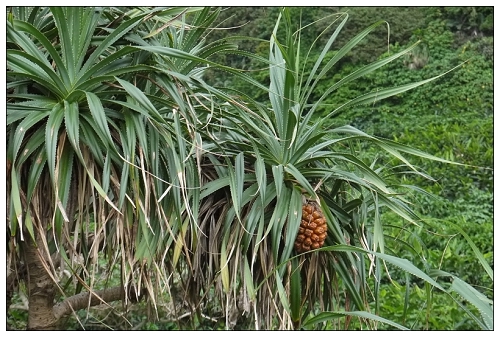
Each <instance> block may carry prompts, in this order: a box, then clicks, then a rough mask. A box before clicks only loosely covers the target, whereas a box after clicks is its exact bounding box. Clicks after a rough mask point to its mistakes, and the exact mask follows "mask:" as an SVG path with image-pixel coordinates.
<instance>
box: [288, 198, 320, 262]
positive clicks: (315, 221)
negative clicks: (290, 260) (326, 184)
mask: <svg viewBox="0 0 500 337" xmlns="http://www.w3.org/2000/svg"><path fill="white" fill-rule="evenodd" d="M326 229H327V226H326V219H325V216H324V215H323V213H322V212H321V209H320V208H319V206H318V204H317V203H315V202H307V203H305V204H304V205H303V206H302V220H301V221H300V227H299V232H298V234H297V238H296V239H295V251H296V252H297V253H304V252H307V251H310V250H311V249H317V248H320V247H322V246H323V244H324V243H325V238H326Z"/></svg>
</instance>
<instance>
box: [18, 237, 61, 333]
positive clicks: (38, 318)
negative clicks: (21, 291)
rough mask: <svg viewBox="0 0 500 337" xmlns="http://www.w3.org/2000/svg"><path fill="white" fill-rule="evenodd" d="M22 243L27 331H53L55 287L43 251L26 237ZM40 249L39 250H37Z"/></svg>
mask: <svg viewBox="0 0 500 337" xmlns="http://www.w3.org/2000/svg"><path fill="white" fill-rule="evenodd" d="M25 240H26V241H25V243H24V253H25V256H24V258H25V260H24V261H25V263H26V266H27V279H26V285H27V288H28V300H29V310H28V326H27V328H28V330H54V329H56V328H57V319H56V317H55V316H54V313H53V310H52V309H53V307H54V298H55V291H56V288H55V285H54V282H53V281H52V279H51V278H50V276H49V274H48V273H47V271H46V269H45V268H44V265H46V266H48V265H49V264H48V258H47V253H46V252H45V249H44V248H42V246H41V245H38V247H37V246H36V245H35V242H33V240H31V238H30V237H29V235H26V237H25ZM39 247H40V248H39Z"/></svg>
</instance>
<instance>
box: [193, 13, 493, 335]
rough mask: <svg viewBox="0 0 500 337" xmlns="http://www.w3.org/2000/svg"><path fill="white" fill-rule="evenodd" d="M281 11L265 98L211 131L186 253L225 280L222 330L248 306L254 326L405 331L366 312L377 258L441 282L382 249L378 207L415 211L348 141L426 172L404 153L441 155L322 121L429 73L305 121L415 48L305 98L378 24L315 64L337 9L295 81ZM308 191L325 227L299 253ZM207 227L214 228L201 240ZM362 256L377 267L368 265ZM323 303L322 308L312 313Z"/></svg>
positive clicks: (295, 42)
mask: <svg viewBox="0 0 500 337" xmlns="http://www.w3.org/2000/svg"><path fill="white" fill-rule="evenodd" d="M282 15H283V19H284V29H285V34H284V35H285V39H286V43H284V44H280V43H279V42H278V41H277V38H276V36H277V35H278V26H279V20H278V23H277V24H276V27H275V30H274V32H273V35H272V37H271V41H270V51H269V54H270V56H269V65H270V87H269V97H270V106H266V105H260V104H258V103H256V102H254V103H255V104H254V105H253V106H252V108H248V107H245V106H238V105H233V106H231V107H230V108H228V109H227V110H226V111H225V113H224V115H222V116H221V118H220V120H219V123H218V124H217V125H214V127H216V128H224V127H225V130H224V131H225V132H221V133H219V134H217V137H216V139H217V140H219V141H220V142H222V141H223V142H224V146H223V147H220V149H219V150H220V151H221V152H222V155H221V154H218V155H214V154H207V155H206V157H207V158H208V159H209V160H210V162H211V164H212V166H213V167H214V168H215V170H216V173H214V174H213V176H212V177H211V180H210V181H209V182H207V183H206V184H204V186H203V187H202V193H201V198H202V200H201V208H200V209H203V210H206V213H205V214H206V215H205V216H204V217H203V219H204V222H203V224H204V226H203V227H201V228H200V229H199V231H198V233H199V234H197V235H196V241H197V244H196V245H191V246H190V248H189V250H190V251H192V252H193V253H194V254H195V256H196V255H201V257H199V258H195V260H200V261H208V262H207V263H208V265H213V266H216V270H220V282H221V285H219V286H218V287H216V289H217V290H219V298H221V299H222V300H221V302H222V304H223V305H224V302H225V303H226V305H225V309H226V319H227V321H226V324H227V325H229V326H231V325H232V324H235V323H236V322H235V321H231V319H230V318H231V310H235V309H234V308H235V307H239V310H240V313H242V312H245V311H246V312H247V313H251V314H250V315H249V317H250V318H249V319H250V321H251V322H252V324H253V325H254V327H255V328H256V329H259V328H266V329H269V328H276V327H278V328H285V329H288V328H292V327H293V328H299V327H302V326H309V327H311V326H315V325H316V324H318V323H321V322H323V321H325V320H328V319H332V318H335V317H348V318H347V319H346V321H345V322H346V323H345V324H346V325H345V326H342V327H340V328H345V327H347V326H348V324H349V317H352V316H358V317H360V318H361V319H362V320H363V322H365V323H366V324H367V326H369V327H374V326H376V322H377V321H379V322H384V323H388V324H391V325H393V326H395V327H398V328H403V327H402V326H401V325H399V324H397V323H395V322H391V321H387V320H384V319H383V318H381V317H378V316H377V315H374V314H373V313H372V309H371V305H370V303H372V302H373V300H375V301H378V291H377V289H378V288H379V286H380V281H381V277H382V270H383V263H384V261H385V262H391V263H393V264H396V265H397V266H398V267H400V268H403V269H404V270H406V271H407V272H409V273H413V274H416V275H417V276H419V277H421V278H423V279H425V280H426V281H428V282H430V283H431V284H432V285H433V286H435V287H438V288H439V289H443V288H442V287H441V286H440V285H439V284H437V283H436V282H435V281H434V280H432V279H431V278H430V277H429V276H428V275H427V274H425V273H423V272H421V271H420V270H418V269H416V268H415V267H414V265H413V264H411V263H410V262H409V261H406V260H401V259H398V258H397V257H394V256H391V255H386V254H384V247H385V245H384V233H383V226H382V223H381V221H380V216H379V215H380V213H381V212H382V210H383V209H389V210H390V211H393V212H395V213H396V214H398V215H399V216H401V217H402V218H403V219H405V220H407V221H410V222H412V223H417V221H418V217H417V215H416V214H414V213H413V212H412V210H411V208H410V206H409V203H408V202H407V201H406V200H405V198H404V196H403V195H402V194H401V191H400V188H398V186H392V187H391V186H390V184H391V183H392V181H390V180H388V178H386V177H384V170H388V168H384V167H380V168H377V167H376V166H377V165H376V162H375V161H374V162H373V163H372V164H366V163H365V162H364V161H363V160H362V159H361V158H358V156H357V155H356V153H355V150H354V147H353V143H356V142H360V141H364V142H367V143H368V144H371V145H373V146H378V147H380V148H381V149H383V150H385V151H387V152H388V153H389V154H391V155H393V156H394V157H395V158H397V159H399V160H400V161H402V162H403V164H405V165H406V166H408V167H409V168H410V169H411V170H412V171H413V172H414V173H416V174H421V175H423V176H426V175H425V174H424V173H422V172H419V171H418V170H417V169H416V168H414V167H413V166H412V165H411V164H410V162H408V160H407V159H406V158H405V157H404V156H403V155H402V153H406V154H411V155H417V156H422V157H424V158H428V159H431V160H440V161H442V160H441V159H439V158H436V157H434V156H431V155H428V154H425V153H423V152H420V151H417V150H414V149H412V148H410V147H407V146H403V145H401V144H398V143H395V142H392V141H388V140H383V139H378V138H375V137H371V136H369V135H367V134H365V133H363V132H361V131H360V130H357V129H355V128H352V127H350V126H343V127H337V128H333V129H325V128H324V126H323V125H324V124H326V123H324V122H325V121H327V122H330V120H329V118H331V116H332V115H335V114H338V113H340V112H341V111H342V110H344V109H346V108H348V107H350V106H353V105H355V104H368V103H372V102H375V101H377V100H379V99H383V98H386V97H389V96H392V95H395V94H398V93H401V92H404V91H406V90H409V89H411V88H414V87H416V86H419V85H422V84H425V83H427V82H429V81H432V80H434V79H435V78H432V79H428V80H424V81H421V82H418V83H412V84H408V85H403V86H400V87H397V88H389V89H385V90H382V91H379V92H377V93H368V94H366V95H363V96H360V97H357V98H355V99H353V100H352V101H350V102H347V103H345V104H344V105H342V106H339V107H338V108H336V109H335V110H333V111H332V112H331V114H330V115H328V116H327V117H326V118H323V119H317V118H316V119H315V121H314V122H312V121H313V116H314V111H315V109H316V108H317V106H318V105H319V104H321V101H322V100H323V99H324V97H326V96H327V95H329V94H331V93H332V92H334V90H335V89H336V88H338V87H339V86H341V85H342V84H344V83H347V82H349V81H352V80H355V79H358V78H360V77H361V76H363V75H366V74H367V73H369V72H372V71H374V70H376V69H378V68H380V67H382V66H383V65H385V64H387V63H388V62H391V61H392V60H394V59H396V58H398V57H400V56H402V55H404V54H405V53H407V52H409V51H410V50H411V49H412V48H414V47H415V46H412V47H410V48H408V49H406V50H404V51H403V52H401V53H398V54H395V55H393V56H390V57H388V58H385V59H382V60H380V61H376V62H374V63H372V64H369V65H367V66H365V67H363V68H361V69H359V70H357V71H356V72H353V73H352V74H351V75H349V76H347V77H346V78H344V79H342V80H341V81H339V82H338V83H336V84H334V85H333V86H332V87H330V88H329V89H328V90H327V91H326V92H325V93H324V94H323V96H322V98H321V99H320V100H319V101H317V102H313V103H310V102H309V101H308V98H309V96H310V94H311V93H312V92H313V91H314V89H315V86H316V83H317V81H318V79H319V78H321V77H322V76H324V75H325V74H326V73H327V72H328V70H329V69H331V67H332V66H334V65H335V64H336V62H338V61H339V60H340V59H341V58H342V57H343V56H344V55H346V54H347V53H348V52H349V51H350V50H351V49H352V48H353V47H355V46H356V44H357V43H358V42H359V41H361V40H362V39H363V38H364V37H365V36H366V35H367V34H369V33H370V32H371V31H373V30H374V29H375V28H376V27H377V26H379V25H381V24H382V23H383V22H377V23H375V24H374V25H372V26H370V27H368V28H367V29H366V30H364V31H363V32H361V33H360V34H359V35H357V36H356V37H354V38H353V39H352V40H351V41H350V42H349V43H348V44H346V45H345V46H343V47H342V48H340V49H339V50H338V51H337V53H336V54H335V56H334V57H333V58H332V59H330V60H328V61H327V62H326V65H324V66H323V67H322V68H321V65H322V62H323V61H324V56H325V55H326V52H327V51H328V50H329V49H330V48H331V45H332V44H333V42H334V41H335V38H336V36H337V35H338V33H339V31H340V30H341V29H342V27H343V25H344V24H345V22H346V21H347V15H341V16H338V18H337V20H339V21H341V22H340V23H339V24H338V26H337V29H336V30H335V32H334V33H333V34H332V35H331V37H330V39H329V41H328V43H327V45H326V46H325V47H324V49H323V51H322V53H321V54H320V57H319V58H318V60H317V61H316V63H315V65H314V67H313V70H312V71H311V73H310V75H309V76H308V77H307V78H302V75H301V74H303V73H304V72H303V71H301V69H300V66H301V64H304V63H305V62H303V60H302V59H301V54H300V50H301V48H300V31H298V32H294V31H293V30H292V23H291V18H290V16H289V13H288V11H287V10H286V9H285V10H283V12H282ZM443 75H444V74H443ZM231 108H232V109H231ZM213 134H215V132H214V133H213ZM214 143H215V142H214ZM224 199H225V201H221V200H224ZM304 199H312V200H314V201H316V202H317V203H318V204H320V205H321V208H322V210H323V212H324V214H325V215H326V218H327V222H328V232H329V235H328V238H327V246H326V247H324V248H321V249H318V250H317V251H314V252H310V253H306V254H299V255H298V254H296V253H294V251H293V247H294V242H295V239H296V236H297V232H298V228H299V223H300V218H301V214H302V205H303V201H304ZM207 218H209V220H208V219H207ZM205 222H207V223H206V224H205ZM206 232H208V233H210V234H209V235H206V236H205V233H206ZM214 234H215V235H217V237H216V238H214ZM200 240H201V241H202V242H204V243H200ZM200 247H203V250H202V251H200ZM214 253H217V255H215V254H214ZM367 253H368V254H367ZM369 264H371V265H372V267H373V268H368V265H369ZM368 270H372V271H373V272H374V276H375V279H376V281H375V287H374V289H370V287H369V284H370V281H369V275H368V274H367V271H368ZM195 278H196V277H195ZM210 285H211V284H210ZM197 291H198V290H197ZM197 291H196V292H197ZM476 295H477V294H476ZM475 303H476V304H477V303H478V301H476V302H475ZM341 308H343V309H344V310H341ZM483 309H486V307H484V306H483ZM490 309H491V308H490ZM318 310H319V312H321V314H319V315H316V314H317V313H318ZM490 313H491V310H490ZM486 316H488V315H486ZM479 321H480V320H478V322H479ZM371 322H375V325H373V323H371ZM481 324H483V323H481ZM483 326H486V325H483Z"/></svg>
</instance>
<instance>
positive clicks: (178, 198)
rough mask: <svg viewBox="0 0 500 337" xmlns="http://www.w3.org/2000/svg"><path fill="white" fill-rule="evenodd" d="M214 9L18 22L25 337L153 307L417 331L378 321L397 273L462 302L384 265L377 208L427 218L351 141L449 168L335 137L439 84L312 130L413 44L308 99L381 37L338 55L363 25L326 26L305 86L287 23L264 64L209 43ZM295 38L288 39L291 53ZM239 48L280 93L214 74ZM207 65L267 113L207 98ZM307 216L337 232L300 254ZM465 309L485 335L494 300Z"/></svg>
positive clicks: (18, 217)
mask: <svg viewBox="0 0 500 337" xmlns="http://www.w3.org/2000/svg"><path fill="white" fill-rule="evenodd" d="M218 12H219V10H218V9H212V8H133V9H130V8H80V7H71V8H57V7H56V8H11V9H9V13H8V22H7V68H8V71H7V91H8V94H7V175H8V176H7V182H8V186H7V190H8V194H7V197H8V198H7V206H8V222H9V226H8V227H7V233H8V236H9V241H8V247H7V253H8V261H7V268H8V289H7V291H8V296H7V297H8V300H9V299H10V294H11V293H12V290H13V287H14V286H15V285H16V280H18V279H21V278H24V280H25V283H26V288H27V292H28V299H29V321H28V328H30V329H52V328H55V327H56V326H57V323H58V321H59V319H60V318H61V317H63V316H65V315H68V314H70V313H72V312H75V311H77V310H80V309H88V308H89V307H91V306H93V305H96V304H102V303H109V302H112V301H116V300H121V301H123V303H124V304H128V303H130V302H135V301H139V300H144V299H146V300H147V301H149V303H150V304H151V306H152V307H153V308H155V309H158V305H157V300H158V298H160V297H161V296H163V295H168V298H169V299H170V300H171V301H180V302H182V303H181V304H184V305H186V307H187V310H189V311H190V312H191V313H192V316H193V317H198V318H200V317H202V315H203V313H204V312H206V311H207V310H211V309H213V308H215V307H216V308H217V309H216V310H220V311H221V312H222V317H225V325H226V327H228V328H231V327H234V326H235V324H237V323H238V322H241V321H242V320H243V321H245V322H246V323H245V324H246V325H245V327H248V328H255V329H274V328H281V329H291V328H295V329H299V328H301V327H311V326H312V327H316V326H320V325H321V323H322V322H324V321H325V320H329V319H332V318H335V317H341V316H342V317H346V322H348V319H349V318H350V317H353V316H358V317H359V318H360V319H361V320H362V322H363V324H366V326H368V327H371V328H374V327H375V326H376V325H374V324H373V323H372V322H384V323H389V324H392V325H393V326H395V327H398V328H404V327H403V326H402V325H399V324H398V323H396V322H392V321H387V320H384V319H383V318H382V317H381V316H379V315H378V314H379V312H377V310H375V311H374V310H372V309H371V303H372V302H373V300H375V301H378V293H377V287H378V285H379V282H380V280H381V277H382V274H383V269H384V263H392V264H395V265H396V266H397V267H399V268H402V269H403V270H404V271H406V272H408V273H412V274H414V275H416V276H418V277H420V278H422V279H424V280H425V281H426V282H428V283H429V284H430V285H432V286H433V287H436V288H438V289H441V290H443V291H447V292H449V293H450V296H451V290H447V289H444V288H443V286H442V285H440V284H439V283H438V282H436V280H435V278H431V277H430V276H429V275H430V274H429V275H428V274H427V273H424V272H423V271H421V270H420V269H418V268H416V267H415V266H414V265H413V264H412V263H411V262H409V261H407V260H402V259H399V258H397V257H395V256H393V255H389V254H387V252H386V251H385V249H384V247H385V244H384V230H383V227H384V226H383V225H384V224H383V223H381V221H380V216H379V214H380V212H382V210H385V209H388V210H390V211H392V212H395V213H396V214H397V215H399V216H401V217H402V218H403V219H406V220H407V221H409V222H414V223H415V222H417V221H418V217H417V216H416V214H414V213H413V212H412V210H411V208H410V206H409V204H408V202H407V201H406V200H405V199H404V195H403V194H402V193H401V188H400V187H402V186H391V184H392V183H393V182H392V181H391V180H390V178H387V177H386V176H385V171H387V170H390V168H387V167H385V168H384V167H382V166H380V167H379V166H377V163H376V161H373V162H371V163H366V162H365V161H364V159H363V158H359V157H358V156H357V155H356V151H355V147H354V145H355V144H356V143H358V142H366V143H367V144H369V145H373V146H378V147H379V148H380V149H381V150H383V151H385V152H387V153H389V154H390V155H392V156H394V157H395V158H397V159H398V160H400V161H401V162H402V164H403V165H405V166H407V167H408V168H409V169H410V170H413V171H414V172H415V173H416V174H422V175H424V176H425V174H424V173H421V172H419V171H418V170H417V169H416V168H414V167H413V166H412V165H411V163H410V162H409V161H408V160H407V159H406V158H405V157H404V156H403V154H405V153H406V154H411V155H417V156H422V157H425V158H428V159H433V160H440V159H439V158H436V157H433V156H431V155H428V154H425V153H422V152H420V151H417V150H414V149H412V148H410V147H407V146H404V145H401V144H398V143H395V142H392V141H388V140H383V139H379V138H376V137H372V136H369V135H367V134H365V133H363V132H362V131H360V130H357V129H355V128H353V127H350V126H339V127H336V128H327V127H326V126H325V125H326V124H327V123H326V122H328V124H330V122H329V121H331V118H332V116H335V115H336V114H338V113H341V112H342V111H343V110H345V109H348V108H349V107H350V106H353V105H356V104H367V103H372V102H374V101H376V100H379V99H383V98H386V97H389V96H391V95H395V94H398V93H401V92H404V91H406V90H409V89H412V88H414V87H416V86H418V85H422V84H425V83H427V82H429V81H431V80H433V79H428V80H424V81H422V82H418V83H413V84H407V85H403V86H401V87H397V88H389V89H384V90H381V91H378V92H377V93H367V94H366V95H364V96H360V97H357V98H354V99H353V100H351V101H349V102H346V103H345V104H343V105H341V106H339V107H337V108H336V109H335V110H332V112H331V114H330V115H329V116H327V117H326V118H323V119H318V118H315V115H314V112H315V109H316V108H317V107H318V106H319V105H320V104H321V103H322V100H323V99H324V98H325V97H327V96H328V95H331V94H334V92H335V89H337V88H338V87H340V86H341V85H343V84H345V83H347V82H349V81H354V80H357V79H359V78H361V77H362V76H363V75H365V74H367V73H369V72H372V71H375V70H376V69H378V68H380V67H382V66H383V65H385V64H387V63H388V62H391V61H393V60H394V59H396V58H398V57H400V56H402V55H404V54H405V53H407V52H409V51H410V50H411V49H412V48H413V47H410V48H409V49H407V50H405V51H403V52H401V53H398V54H395V55H392V56H390V57H387V58H384V59H381V60H379V61H376V62H374V63H372V64H369V65H367V66H365V67H363V68H361V69H359V70H357V71H355V72H353V73H352V74H351V75H349V76H347V77H345V78H344V79H342V80H340V81H339V82H337V83H336V84H334V85H333V86H332V87H330V88H329V89H328V90H327V91H326V92H325V93H324V94H323V96H322V98H321V99H320V100H318V101H316V102H310V99H309V97H310V95H311V93H312V92H313V91H314V90H315V88H316V85H317V83H318V79H319V78H321V77H323V76H324V75H325V74H326V73H327V72H328V70H329V69H331V68H332V67H333V66H334V65H335V64H336V63H337V62H338V61H339V60H340V59H341V58H342V57H343V56H345V55H346V54H347V53H348V52H349V51H351V50H352V49H353V48H354V47H355V46H356V45H357V44H358V43H359V41H361V40H362V39H363V38H364V37H365V36H366V35H367V34H369V33H370V32H372V31H373V30H374V29H375V28H376V27H378V26H380V25H382V24H383V22H377V23H375V24H374V25H372V26H370V27H368V28H367V29H366V30H364V31H362V32H361V33H360V34H358V35H357V36H356V37H354V38H353V39H352V40H351V41H350V42H349V43H348V44H346V45H345V46H342V47H340V48H338V50H337V52H336V53H335V55H334V56H333V57H332V58H331V59H329V60H325V56H326V55H327V51H328V50H329V49H330V48H331V47H332V45H333V44H334V42H335V39H336V37H337V35H338V34H339V32H340V31H341V29H342V27H343V26H344V24H345V23H346V21H347V18H348V17H347V15H346V14H342V15H335V16H331V17H334V18H335V20H333V22H332V25H334V24H335V25H336V26H335V27H336V29H335V30H334V32H333V33H332V34H331V36H330V38H329V39H328V42H327V44H326V45H325V46H324V48H323V50H322V52H321V53H320V57H319V58H318V60H317V61H316V62H315V63H314V67H313V69H312V71H310V72H306V71H305V70H304V69H302V68H301V67H302V65H304V64H306V62H304V58H303V57H302V54H301V50H302V48H301V47H300V30H298V31H294V29H293V26H292V18H291V17H290V15H289V12H288V10H286V9H283V10H282V14H281V15H280V19H279V20H278V22H277V23H276V27H275V29H274V32H273V35H272V36H271V38H270V43H269V59H268V60H264V59H260V58H259V57H257V56H255V55H250V54H248V53H246V52H244V51H241V50H238V49H237V48H236V45H235V44H233V43H230V42H231V39H229V38H227V39H224V40H223V41H216V42H211V43H206V40H205V37H206V35H207V34H209V33H210V27H211V26H212V25H213V24H214V22H215V19H216V18H217V14H218ZM281 20H283V22H281ZM282 23H283V29H284V32H283V33H284V34H283V35H284V36H285V38H284V39H285V42H284V43H280V42H279V41H278V39H277V36H281V35H280V33H281V30H280V29H279V28H280V27H282ZM325 32H326V30H325ZM311 48H312V47H311ZM226 52H231V53H240V54H242V55H245V56H248V57H253V58H254V59H255V60H258V61H261V62H263V64H265V65H266V66H268V67H269V73H270V86H269V87H268V88H266V87H264V86H263V85H262V84H260V83H258V82H256V81H254V80H253V79H252V78H251V77H249V76H247V75H245V74H244V73H241V72H239V71H237V70H236V69H233V68H229V67H224V66H223V65H219V64H216V63H214V62H212V61H210V57H211V56H212V55H213V54H216V53H226ZM306 58H307V55H306ZM325 63H326V64H325ZM207 67H210V68H215V69H218V70H221V71H224V72H226V73H230V74H233V75H234V76H238V77H239V78H241V79H243V80H245V81H247V82H248V83H249V85H252V86H254V87H255V88H259V89H261V90H267V91H268V92H269V98H270V100H269V104H267V102H255V101H253V100H252V99H251V98H250V97H249V96H248V95H247V94H245V93H241V92H237V93H234V92H233V91H232V90H231V88H217V87H213V86H210V85H209V84H207V83H206V82H205V81H204V80H203V71H204V70H205V69H206V68H207ZM306 73H309V75H308V76H304V75H303V74H306ZM235 94H236V95H235ZM389 176H390V175H389ZM304 202H307V203H310V205H314V209H315V210H316V211H317V214H318V217H321V221H322V222H321V226H323V225H326V233H327V235H326V236H323V238H325V242H324V243H323V242H321V244H322V247H320V245H319V244H317V245H312V242H311V244H309V243H308V244H307V247H308V249H307V250H304V251H303V250H300V249H297V247H299V245H296V244H297V243H298V241H297V233H298V232H299V231H302V232H301V233H303V234H304V235H305V234H307V238H306V237H304V236H303V237H302V239H301V240H302V241H301V242H300V243H301V244H303V243H304V242H305V240H306V239H307V240H311V239H314V238H313V237H312V236H311V233H310V232H307V233H306V231H305V230H306V229H307V228H305V227H307V226H308V224H307V223H306V224H304V223H303V220H304V217H305V218H306V219H307V216H308V214H305V215H304V216H303V205H304ZM304 212H305V213H307V209H304ZM103 257H104V258H106V259H107V263H106V268H108V269H110V270H114V269H116V270H118V271H119V275H120V277H119V278H120V284H119V285H117V286H114V287H108V286H106V284H102V283H100V282H98V278H97V275H98V274H99V273H100V272H101V270H100V269H99V263H100V262H99V261H102V258H103ZM370 273H373V274H374V275H375V280H376V281H375V283H374V284H373V288H374V289H372V288H370V285H372V283H370V282H369V275H370ZM443 275H445V274H444V272H441V273H438V272H434V274H432V276H433V277H434V276H435V277H437V276H443ZM445 276H448V277H450V276H449V275H447V274H446V275H445ZM457 284H460V283H457ZM457 289H459V287H458V286H456V287H455V288H454V289H453V290H454V291H457ZM468 290H469V291H471V290H470V289H468ZM459 293H460V292H459ZM460 294H461V295H464V291H462V293H460ZM466 298H467V299H469V300H471V301H472V302H473V303H474V304H475V305H476V306H480V307H481V308H480V309H481V310H482V313H483V316H482V317H481V318H478V317H476V316H474V315H473V314H471V316H473V317H475V319H476V320H477V322H478V324H481V326H483V327H488V322H489V320H491V316H489V315H490V312H491V306H490V304H489V303H485V302H481V300H478V298H479V295H477V294H476V293H474V292H469V293H467V294H466ZM458 302H459V301H458ZM341 309H342V310H341ZM465 309H466V308H465ZM156 312H157V311H156ZM153 318H154V317H153Z"/></svg>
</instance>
